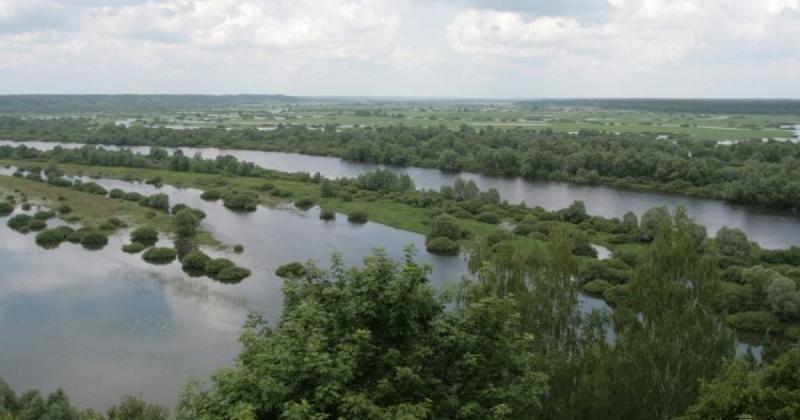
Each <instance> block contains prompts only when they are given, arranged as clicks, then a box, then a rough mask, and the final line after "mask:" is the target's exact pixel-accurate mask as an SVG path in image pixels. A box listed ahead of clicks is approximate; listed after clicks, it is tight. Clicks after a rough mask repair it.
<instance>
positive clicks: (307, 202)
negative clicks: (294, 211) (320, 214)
mask: <svg viewBox="0 0 800 420" xmlns="http://www.w3.org/2000/svg"><path fill="white" fill-rule="evenodd" d="M314 204H315V203H314V200H312V199H311V198H309V197H303V198H299V199H297V201H295V202H294V206H295V207H297V208H298V209H300V210H308V209H310V208H311V207H314Z"/></svg>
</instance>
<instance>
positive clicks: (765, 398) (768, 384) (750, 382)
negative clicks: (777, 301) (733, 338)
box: [684, 348, 800, 420]
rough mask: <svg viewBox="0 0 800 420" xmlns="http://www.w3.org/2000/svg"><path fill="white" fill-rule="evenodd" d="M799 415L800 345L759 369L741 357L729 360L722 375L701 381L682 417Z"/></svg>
mask: <svg viewBox="0 0 800 420" xmlns="http://www.w3.org/2000/svg"><path fill="white" fill-rule="evenodd" d="M746 417H749V418H754V419H787V420H788V419H796V418H800V349H798V348H795V349H792V350H789V351H788V352H786V353H784V354H783V355H781V356H780V357H778V358H777V359H776V360H775V362H774V363H772V364H771V365H769V366H767V367H766V368H765V369H764V370H762V371H754V370H753V369H752V367H751V366H750V365H749V364H748V363H747V362H746V361H745V360H742V359H736V360H734V361H732V362H730V363H729V364H728V365H727V367H726V369H725V370H724V372H723V373H722V375H720V376H719V377H717V378H715V379H714V380H712V381H708V382H704V383H703V385H702V386H701V389H700V396H699V398H698V399H697V401H696V402H695V403H694V404H693V405H692V406H691V407H689V409H688V410H687V412H686V415H685V416H684V419H686V420H695V419H697V420H700V419H735V418H746Z"/></svg>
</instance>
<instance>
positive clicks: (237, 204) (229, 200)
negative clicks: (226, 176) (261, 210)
mask: <svg viewBox="0 0 800 420" xmlns="http://www.w3.org/2000/svg"><path fill="white" fill-rule="evenodd" d="M223 204H224V205H225V207H227V208H229V209H231V210H238V211H255V210H256V199H255V198H253V196H251V195H249V194H243V193H231V194H228V195H226V196H225V198H224V199H223Z"/></svg>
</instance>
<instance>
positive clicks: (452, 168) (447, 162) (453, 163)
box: [436, 149, 461, 172]
mask: <svg viewBox="0 0 800 420" xmlns="http://www.w3.org/2000/svg"><path fill="white" fill-rule="evenodd" d="M460 159H461V156H460V155H459V154H458V153H457V152H455V151H454V150H452V149H447V150H444V151H443V152H441V153H439V160H438V162H437V163H436V167H437V168H439V169H441V170H443V171H447V172H459V171H460V170H461V162H460Z"/></svg>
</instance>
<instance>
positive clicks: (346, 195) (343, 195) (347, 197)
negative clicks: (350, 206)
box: [338, 192, 353, 201]
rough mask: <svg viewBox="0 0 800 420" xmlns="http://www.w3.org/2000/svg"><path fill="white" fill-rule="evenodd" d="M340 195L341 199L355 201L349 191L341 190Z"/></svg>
mask: <svg viewBox="0 0 800 420" xmlns="http://www.w3.org/2000/svg"><path fill="white" fill-rule="evenodd" d="M338 195H339V199H340V200H342V201H353V194H350V193H349V192H340V193H339V194H338Z"/></svg>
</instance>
